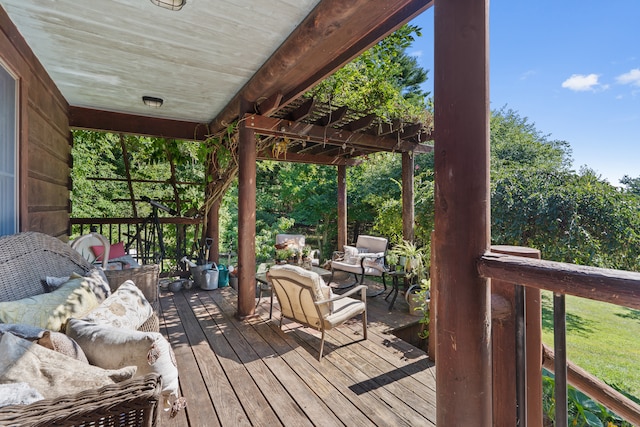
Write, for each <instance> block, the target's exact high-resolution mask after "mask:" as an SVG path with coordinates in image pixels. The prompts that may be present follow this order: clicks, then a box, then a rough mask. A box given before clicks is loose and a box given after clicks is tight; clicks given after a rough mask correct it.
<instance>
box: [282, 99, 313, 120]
mask: <svg viewBox="0 0 640 427" xmlns="http://www.w3.org/2000/svg"><path fill="white" fill-rule="evenodd" d="M315 105H316V100H315V98H309V99H307V100H306V101H304V102H303V103H302V104H301V105H300V106H299V107H298V108H296V109H295V110H293V111H292V112H291V113H289V117H288V119H289V120H291V121H294V122H298V121H300V120H304V119H306V118H307V117H309V115H310V114H311V113H312V112H313V107H315Z"/></svg>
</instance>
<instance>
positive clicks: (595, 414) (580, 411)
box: [542, 369, 632, 427]
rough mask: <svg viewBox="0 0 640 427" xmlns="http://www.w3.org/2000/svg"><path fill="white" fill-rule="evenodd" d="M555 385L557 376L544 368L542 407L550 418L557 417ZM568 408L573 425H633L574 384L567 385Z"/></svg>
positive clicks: (604, 426) (592, 426)
mask: <svg viewBox="0 0 640 427" xmlns="http://www.w3.org/2000/svg"><path fill="white" fill-rule="evenodd" d="M554 387H555V377H554V375H553V373H551V372H549V371H548V370H546V369H543V373H542V388H543V400H542V409H543V412H544V415H545V417H546V418H547V419H548V420H554V418H555V410H556V402H555V397H554V396H555V390H554ZM567 410H568V421H569V425H571V426H580V427H582V426H588V427H632V425H631V424H629V423H628V422H626V421H624V420H623V419H622V418H620V417H619V416H617V415H616V414H614V413H613V412H611V411H609V410H608V409H607V408H605V407H604V406H603V405H601V404H599V403H597V402H595V401H594V400H592V399H591V398H590V397H589V396H587V395H586V394H584V393H582V392H581V391H580V390H577V389H576V388H575V387H573V386H568V387H567Z"/></svg>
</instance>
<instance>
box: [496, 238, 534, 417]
mask: <svg viewBox="0 0 640 427" xmlns="http://www.w3.org/2000/svg"><path fill="white" fill-rule="evenodd" d="M491 252H495V253H501V254H505V255H514V256H521V257H526V258H534V259H540V251H539V250H537V249H532V248H526V247H521V246H491ZM491 300H492V317H493V319H494V323H493V325H492V332H491V335H492V339H493V343H492V346H493V395H494V397H497V396H500V398H499V399H498V398H496V399H494V400H493V423H494V425H516V381H515V380H514V379H515V378H516V375H518V373H517V372H516V365H515V361H516V341H515V336H516V331H515V312H514V311H513V310H511V312H510V313H509V314H508V315H507V316H500V318H499V319H496V316H497V311H498V307H496V306H495V302H496V301H500V300H503V301H507V303H508V304H509V305H510V306H511V307H512V308H513V307H515V304H516V302H515V300H514V284H513V283H508V282H505V281H503V280H498V279H493V280H492V281H491ZM525 330H526V333H525V337H526V338H525V343H526V355H525V358H526V366H527V375H526V378H524V381H525V386H526V395H527V396H526V408H525V409H526V418H527V424H525V425H530V426H537V425H542V381H541V380H540V378H542V305H541V301H540V290H539V289H534V288H527V289H526V290H525Z"/></svg>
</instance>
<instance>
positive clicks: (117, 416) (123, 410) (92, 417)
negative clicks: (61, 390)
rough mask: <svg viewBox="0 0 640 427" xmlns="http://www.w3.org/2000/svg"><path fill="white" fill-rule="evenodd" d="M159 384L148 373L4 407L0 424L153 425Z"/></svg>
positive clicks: (128, 426)
mask: <svg viewBox="0 0 640 427" xmlns="http://www.w3.org/2000/svg"><path fill="white" fill-rule="evenodd" d="M161 385H162V381H161V377H160V376H158V375H157V374H148V375H146V376H144V377H137V378H133V379H130V380H126V381H123V382H120V383H116V384H111V385H108V386H104V387H102V388H99V389H95V390H86V391H83V392H81V393H78V394H75V395H70V396H62V397H58V398H53V399H44V400H40V401H38V402H35V403H32V404H30V405H12V406H5V407H3V408H2V410H1V411H0V425H2V426H29V427H36V426H37V427H45V426H83V427H97V426H100V427H112V426H113V427H115V426H121V427H125V426H126V427H131V426H141V427H142V426H145V427H146V426H149V427H150V426H155V425H156V423H157V419H158V408H159V401H160V390H161Z"/></svg>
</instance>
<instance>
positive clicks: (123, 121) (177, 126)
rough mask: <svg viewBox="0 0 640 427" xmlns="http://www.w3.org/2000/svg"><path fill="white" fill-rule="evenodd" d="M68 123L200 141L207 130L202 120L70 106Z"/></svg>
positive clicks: (135, 133) (71, 125) (112, 130)
mask: <svg viewBox="0 0 640 427" xmlns="http://www.w3.org/2000/svg"><path fill="white" fill-rule="evenodd" d="M69 126H70V127H72V128H77V129H92V130H100V131H106V132H117V133H120V132H121V133H128V134H132V135H146V136H157V137H161V138H172V139H182V140H187V141H203V140H204V139H206V134H207V125H206V124H203V123H195V122H187V121H180V120H169V119H161V118H158V117H147V116H136V115H133V114H123V113H115V112H112V111H101V110H93V109H90V108H83V107H73V106H71V107H69Z"/></svg>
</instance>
